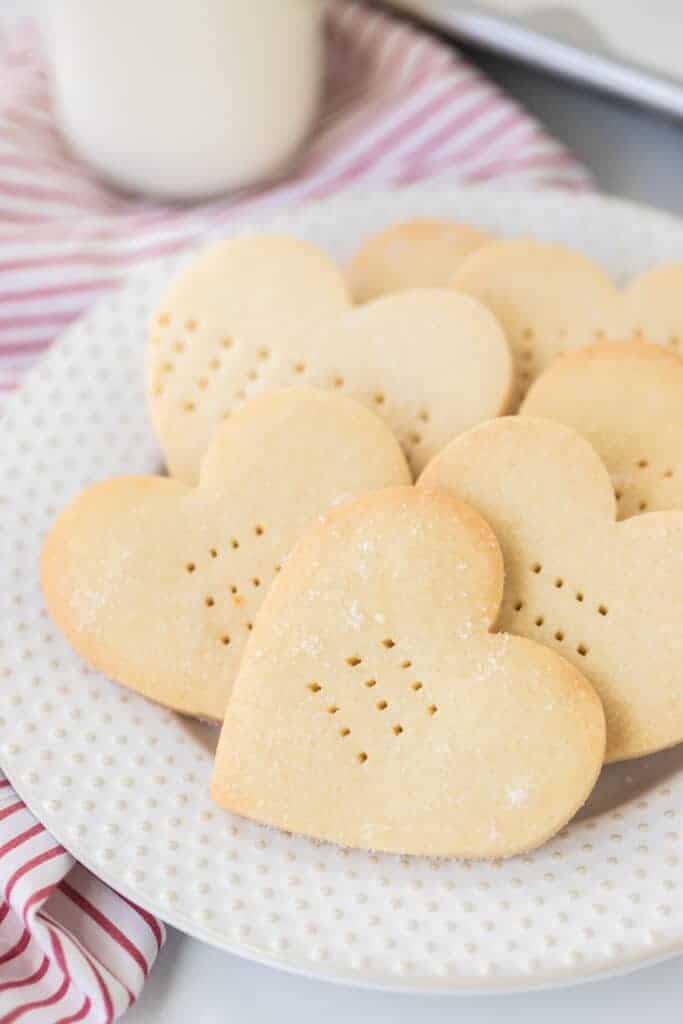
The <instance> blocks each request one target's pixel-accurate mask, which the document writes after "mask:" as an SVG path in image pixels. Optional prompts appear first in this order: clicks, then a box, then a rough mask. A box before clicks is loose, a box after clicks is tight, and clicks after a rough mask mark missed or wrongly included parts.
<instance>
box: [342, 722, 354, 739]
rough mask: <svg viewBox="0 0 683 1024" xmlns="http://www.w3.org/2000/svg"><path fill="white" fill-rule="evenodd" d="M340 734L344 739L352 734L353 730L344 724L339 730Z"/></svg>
mask: <svg viewBox="0 0 683 1024" xmlns="http://www.w3.org/2000/svg"><path fill="white" fill-rule="evenodd" d="M339 735H340V736H341V737H342V739H345V738H346V737H347V736H350V735H351V730H350V729H349V727H348V726H347V725H344V726H342V728H341V729H340V730H339Z"/></svg>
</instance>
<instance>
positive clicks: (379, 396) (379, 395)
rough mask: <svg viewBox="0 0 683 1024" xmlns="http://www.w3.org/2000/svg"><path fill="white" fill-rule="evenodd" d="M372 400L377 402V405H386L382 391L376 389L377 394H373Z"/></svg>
mask: <svg viewBox="0 0 683 1024" xmlns="http://www.w3.org/2000/svg"><path fill="white" fill-rule="evenodd" d="M372 400H373V402H374V403H375V405H384V402H385V401H386V399H385V397H384V395H383V394H382V392H381V391H376V392H375V394H374V395H373V396H372Z"/></svg>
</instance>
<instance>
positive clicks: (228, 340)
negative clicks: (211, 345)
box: [221, 335, 232, 348]
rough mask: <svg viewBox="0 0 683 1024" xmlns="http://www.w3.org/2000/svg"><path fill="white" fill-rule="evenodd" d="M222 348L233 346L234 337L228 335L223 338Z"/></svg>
mask: <svg viewBox="0 0 683 1024" xmlns="http://www.w3.org/2000/svg"><path fill="white" fill-rule="evenodd" d="M221 348H232V338H230V337H228V336H227V335H226V337H224V338H221Z"/></svg>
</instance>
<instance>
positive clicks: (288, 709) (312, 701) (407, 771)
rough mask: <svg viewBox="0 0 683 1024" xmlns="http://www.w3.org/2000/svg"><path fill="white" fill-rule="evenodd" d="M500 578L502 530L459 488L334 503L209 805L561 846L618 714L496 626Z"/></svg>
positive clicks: (289, 574)
mask: <svg viewBox="0 0 683 1024" xmlns="http://www.w3.org/2000/svg"><path fill="white" fill-rule="evenodd" d="M502 589H503V565H502V559H501V554H500V549H499V547H498V543H497V541H496V539H495V537H494V535H493V533H492V532H491V530H490V528H489V527H488V526H487V525H486V523H485V522H484V521H483V520H482V519H481V518H480V517H479V516H478V515H477V514H476V513H475V512H473V511H472V509H470V508H468V507H467V506H465V505H461V504H460V503H458V502H455V501H453V500H452V499H451V498H450V497H449V496H448V495H429V494H426V493H424V492H420V491H417V490H415V489H413V488H392V489H390V490H386V491H383V492H378V493H375V494H374V495H368V496H365V497H363V498H360V499H358V501H356V502H353V503H352V504H350V505H347V506H345V507H344V508H343V509H335V510H334V511H333V512H332V513H330V514H329V515H328V516H326V517H325V521H324V522H323V523H322V524H317V525H316V526H314V527H313V528H312V529H311V530H309V531H307V532H306V533H305V535H304V536H303V537H302V539H301V541H300V542H299V544H298V545H297V547H296V548H295V550H294V552H293V553H292V556H291V558H290V560H289V562H288V564H287V566H286V567H285V569H284V570H283V572H282V573H281V575H280V576H279V578H278V579H277V581H276V583H275V584H274V586H273V588H272V589H271V592H270V594H269V595H268V597H267V599H266V601H265V603H264V605H263V607H262V609H261V612H260V613H259V616H258V619H257V621H256V625H255V628H254V633H253V636H252V640H251V642H250V644H249V647H248V649H247V652H246V654H245V658H244V661H243V663H242V667H241V669H240V673H239V676H238V679H237V683H236V685H235V689H234V692H233V697H232V700H231V701H230V704H229V706H228V710H227V713H226V718H225V722H224V725H223V731H222V734H221V739H220V743H219V747H218V752H217V756H216V765H215V770H214V776H213V780H212V794H213V797H214V799H215V800H216V801H217V802H218V803H219V804H221V806H223V807H226V808H228V809H230V810H231V811H236V812H237V813H239V814H243V815H246V816H247V817H250V818H255V819H256V820H257V821H260V822H265V823H267V824H270V825H277V826H279V827H281V828H284V829H288V830H291V831H293V832H302V833H305V834H307V835H311V836H315V837H317V838H319V839H327V840H332V841H334V842H337V843H342V844H344V845H347V846H356V847H363V848H366V849H371V850H386V851H390V852H392V853H412V854H430V855H437V856H441V855H443V856H461V857H505V856H509V855H511V854H514V853H518V852H520V851H522V850H529V849H531V848H532V847H534V846H537V845H538V844H539V843H542V842H543V841H544V840H546V839H548V838H549V837H550V836H551V835H553V834H554V833H555V832H557V831H558V829H560V828H562V826H563V825H565V824H566V822H567V821H568V820H569V819H570V818H571V817H572V815H573V814H574V813H575V811H576V810H577V809H578V808H579V807H580V806H581V805H582V803H583V802H584V800H585V799H586V797H587V796H588V794H589V792H590V790H591V788H592V786H593V784H594V782H595V779H596V777H597V775H598V772H599V771H600V767H601V764H602V759H603V753H604V743H605V724H604V716H603V711H602V707H601V704H600V701H599V700H598V698H597V696H596V694H595V692H594V690H593V689H592V687H591V686H590V685H589V684H588V683H587V682H586V680H585V679H584V677H583V676H582V675H581V674H580V673H579V672H578V671H577V670H576V669H575V668H574V667H573V666H571V665H570V664H569V663H568V662H567V661H565V659H564V658H561V657H558V655H557V654H555V653H554V652H553V651H551V650H549V649H548V648H547V647H542V646H541V645H540V644H535V643H532V642H530V641H529V640H526V639H520V638H518V637H514V636H509V635H506V634H492V633H490V632H489V631H490V629H491V626H492V624H493V622H494V620H495V618H496V615H497V612H498V607H499V603H500V599H501V593H502Z"/></svg>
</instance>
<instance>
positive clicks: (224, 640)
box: [221, 633, 230, 647]
mask: <svg viewBox="0 0 683 1024" xmlns="http://www.w3.org/2000/svg"><path fill="white" fill-rule="evenodd" d="M221 643H222V644H223V646H224V647H227V646H228V644H229V643H230V637H229V636H228V634H227V633H224V634H223V636H222V637H221Z"/></svg>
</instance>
